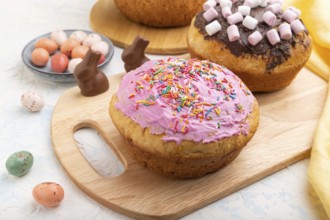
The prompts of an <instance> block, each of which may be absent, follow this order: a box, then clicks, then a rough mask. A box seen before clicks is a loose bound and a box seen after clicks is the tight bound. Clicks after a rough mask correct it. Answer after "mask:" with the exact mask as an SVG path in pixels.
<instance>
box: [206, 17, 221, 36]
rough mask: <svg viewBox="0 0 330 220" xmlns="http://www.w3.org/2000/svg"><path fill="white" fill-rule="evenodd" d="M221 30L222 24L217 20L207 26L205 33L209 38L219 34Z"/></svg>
mask: <svg viewBox="0 0 330 220" xmlns="http://www.w3.org/2000/svg"><path fill="white" fill-rule="evenodd" d="M220 30H221V24H220V23H219V22H218V21H217V20H215V21H212V22H211V23H209V24H208V25H206V26H205V31H206V33H207V34H208V35H209V36H212V35H213V34H215V33H217V32H219V31H220Z"/></svg>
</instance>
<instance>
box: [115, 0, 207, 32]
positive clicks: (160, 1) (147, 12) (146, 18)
mask: <svg viewBox="0 0 330 220" xmlns="http://www.w3.org/2000/svg"><path fill="white" fill-rule="evenodd" d="M114 2H115V5H116V7H117V9H118V10H119V11H120V12H121V14H122V15H124V16H125V17H126V18H128V19H129V20H131V21H133V22H136V23H139V24H144V25H147V26H151V27H158V28H164V27H179V26H185V25H189V24H190V22H191V19H192V18H193V17H194V16H195V15H196V13H197V12H198V11H200V10H201V9H202V5H203V3H204V0H138V1H137V0H114Z"/></svg>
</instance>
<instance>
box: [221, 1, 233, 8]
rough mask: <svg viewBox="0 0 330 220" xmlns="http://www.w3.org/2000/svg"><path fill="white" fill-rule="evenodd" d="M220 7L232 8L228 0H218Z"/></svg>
mask: <svg viewBox="0 0 330 220" xmlns="http://www.w3.org/2000/svg"><path fill="white" fill-rule="evenodd" d="M219 3H220V7H221V8H224V7H229V8H231V6H233V3H232V2H231V1H230V0H220V1H219Z"/></svg>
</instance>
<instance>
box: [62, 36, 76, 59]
mask: <svg viewBox="0 0 330 220" xmlns="http://www.w3.org/2000/svg"><path fill="white" fill-rule="evenodd" d="M78 46H80V43H79V41H77V40H71V39H68V40H66V41H64V42H63V43H62V45H61V53H63V54H65V55H66V56H67V57H71V53H72V50H73V48H75V47H78Z"/></svg>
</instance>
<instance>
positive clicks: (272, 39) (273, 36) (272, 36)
mask: <svg viewBox="0 0 330 220" xmlns="http://www.w3.org/2000/svg"><path fill="white" fill-rule="evenodd" d="M267 38H268V41H269V43H270V44H271V45H275V44H277V43H279V42H280V41H281V39H280V36H279V35H278V33H277V31H276V30H275V29H271V30H270V31H268V32H267Z"/></svg>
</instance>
